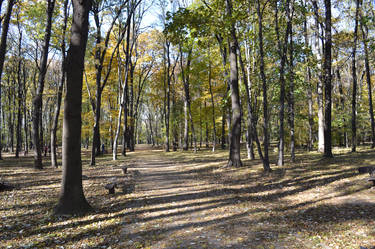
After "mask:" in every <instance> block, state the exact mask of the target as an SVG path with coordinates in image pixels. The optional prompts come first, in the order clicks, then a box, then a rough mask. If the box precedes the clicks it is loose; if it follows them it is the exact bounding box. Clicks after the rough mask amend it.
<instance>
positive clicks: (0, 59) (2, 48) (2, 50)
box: [0, 0, 15, 160]
mask: <svg viewBox="0 0 375 249" xmlns="http://www.w3.org/2000/svg"><path fill="white" fill-rule="evenodd" d="M14 3H15V0H9V1H8V7H7V11H6V13H5V16H4V21H3V23H2V27H1V28H2V31H1V41H0V42H1V43H0V82H2V75H3V67H4V61H5V54H6V47H7V36H8V29H9V22H10V17H11V14H12V9H13V5H14ZM1 96H2V93H1V84H0V105H1V103H2V102H1ZM2 111H4V110H3V109H2ZM0 118H1V117H0ZM0 123H1V122H0ZM2 147H3V145H2V132H1V127H0V160H2V155H1V152H2V149H3V148H2Z"/></svg>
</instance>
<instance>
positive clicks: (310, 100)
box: [303, 6, 314, 151]
mask: <svg viewBox="0 0 375 249" xmlns="http://www.w3.org/2000/svg"><path fill="white" fill-rule="evenodd" d="M305 7H306V6H305ZM303 32H304V37H305V46H306V48H309V47H310V45H309V38H308V34H307V19H306V17H305V20H304V21H303ZM309 58H310V56H309V55H307V56H306V59H305V62H306V64H307V72H306V76H305V81H306V83H307V102H308V106H309V107H308V108H309V114H308V115H309V116H308V122H309V128H308V129H309V140H308V142H307V148H308V150H309V151H311V150H312V148H313V126H314V119H313V98H312V86H311V69H310V65H309V64H310V59H309Z"/></svg>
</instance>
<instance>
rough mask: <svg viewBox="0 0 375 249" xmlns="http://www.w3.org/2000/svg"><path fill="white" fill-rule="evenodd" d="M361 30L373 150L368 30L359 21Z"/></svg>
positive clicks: (372, 136) (373, 123)
mask: <svg viewBox="0 0 375 249" xmlns="http://www.w3.org/2000/svg"><path fill="white" fill-rule="evenodd" d="M361 29H362V38H363V40H362V43H363V48H364V51H365V68H366V81H367V92H368V105H369V115H370V120H371V141H372V143H371V148H372V149H373V148H375V121H374V109H373V105H372V85H371V70H370V63H369V53H368V47H367V39H368V28H367V25H364V24H363V22H362V21H361Z"/></svg>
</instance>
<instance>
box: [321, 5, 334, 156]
mask: <svg viewBox="0 0 375 249" xmlns="http://www.w3.org/2000/svg"><path fill="white" fill-rule="evenodd" d="M324 5H325V9H326V18H325V23H324V25H325V36H324V39H325V41H324V64H323V69H324V71H323V73H324V97H325V101H324V107H325V108H324V157H332V156H333V155H332V134H331V133H332V131H331V126H332V121H331V119H332V118H331V117H332V96H331V94H332V93H331V92H332V72H331V71H332V51H331V50H332V31H331V29H332V28H331V27H332V21H331V0H324Z"/></svg>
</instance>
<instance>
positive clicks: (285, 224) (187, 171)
mask: <svg viewBox="0 0 375 249" xmlns="http://www.w3.org/2000/svg"><path fill="white" fill-rule="evenodd" d="M335 153H336V155H335V158H334V159H331V160H327V159H321V156H320V155H318V154H316V153H304V154H299V155H297V162H296V163H294V164H291V163H287V164H286V166H285V167H283V168H277V167H276V166H274V165H273V166H272V167H273V169H274V172H273V173H271V174H269V175H264V174H263V173H262V170H261V164H260V161H259V160H255V161H250V160H247V159H246V160H244V167H243V168H240V169H233V168H225V167H223V166H224V165H225V163H226V160H225V159H226V157H227V152H225V151H219V152H215V153H212V152H211V151H208V150H203V151H200V152H198V153H196V154H194V153H192V152H170V153H164V152H162V151H157V150H150V149H149V148H145V147H141V149H140V150H137V151H136V152H134V153H129V156H128V157H126V158H123V157H121V158H120V160H119V162H116V163H113V161H111V157H110V155H108V156H105V157H100V158H98V165H97V166H95V167H89V166H87V165H88V161H84V175H86V176H87V177H88V179H87V180H84V188H85V193H86V196H87V199H88V200H89V202H90V203H91V204H92V205H93V206H94V208H95V209H96V212H95V213H92V214H89V215H87V216H84V217H53V216H51V214H52V209H53V206H54V205H55V204H56V201H57V196H58V191H59V184H60V177H61V176H60V175H61V170H60V169H58V170H56V169H52V168H51V167H50V166H47V167H46V169H45V170H43V171H36V170H34V169H33V168H32V167H31V163H32V159H31V158H21V159H14V158H10V157H8V158H6V159H5V160H3V161H2V162H0V176H2V178H3V180H4V181H6V182H8V183H11V184H13V185H15V186H16V187H17V189H16V190H14V191H11V192H2V193H0V226H1V227H0V231H1V233H0V248H38V247H39V248H46V247H50V248H109V247H111V248H155V249H156V248H359V246H360V245H361V246H367V247H370V246H375V226H374V225H375V220H374V218H375V189H371V188H370V186H371V184H370V183H368V182H367V181H366V180H365V179H366V178H367V176H366V175H358V173H357V172H356V168H357V167H359V166H368V165H374V166H375V161H374V159H375V152H374V151H373V150H371V151H370V150H364V149H363V150H362V151H360V152H358V153H347V152H345V151H335ZM243 158H245V155H244V156H243ZM86 159H87V158H86ZM273 159H274V158H273ZM123 163H126V164H128V165H129V167H130V168H129V171H130V174H131V175H132V176H133V178H134V180H135V183H136V187H135V192H133V193H132V194H127V195H125V194H123V193H122V191H121V190H117V192H116V194H115V195H112V196H111V195H108V194H107V193H106V190H105V189H104V187H103V186H104V185H105V184H106V183H107V182H108V181H109V180H110V179H112V178H113V177H116V178H117V179H119V180H121V179H122V178H123V176H122V173H121V170H120V168H119V165H120V164H123ZM46 165H48V162H46ZM138 172H139V173H138Z"/></svg>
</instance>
